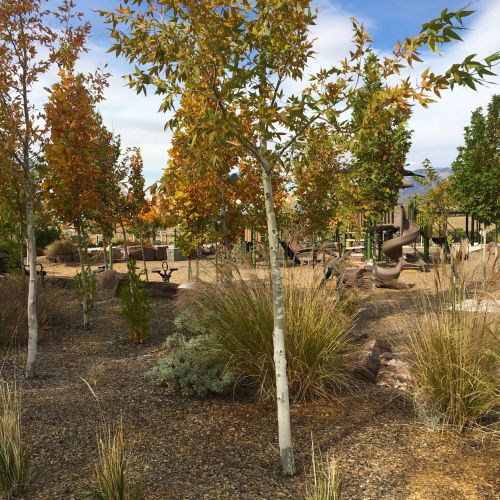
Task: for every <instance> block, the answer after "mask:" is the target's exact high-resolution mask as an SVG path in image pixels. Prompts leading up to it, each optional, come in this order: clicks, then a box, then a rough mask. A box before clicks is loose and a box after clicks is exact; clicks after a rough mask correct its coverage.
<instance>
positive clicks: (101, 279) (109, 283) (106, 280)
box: [95, 269, 120, 296]
mask: <svg viewBox="0 0 500 500" xmlns="http://www.w3.org/2000/svg"><path fill="white" fill-rule="evenodd" d="M95 277H96V288H97V289H98V290H106V291H108V292H109V293H110V294H111V295H113V296H116V293H117V291H118V285H119V283H120V273H118V272H117V271H115V270H114V269H108V270H107V271H103V272H102V273H97V274H96V275H95Z"/></svg>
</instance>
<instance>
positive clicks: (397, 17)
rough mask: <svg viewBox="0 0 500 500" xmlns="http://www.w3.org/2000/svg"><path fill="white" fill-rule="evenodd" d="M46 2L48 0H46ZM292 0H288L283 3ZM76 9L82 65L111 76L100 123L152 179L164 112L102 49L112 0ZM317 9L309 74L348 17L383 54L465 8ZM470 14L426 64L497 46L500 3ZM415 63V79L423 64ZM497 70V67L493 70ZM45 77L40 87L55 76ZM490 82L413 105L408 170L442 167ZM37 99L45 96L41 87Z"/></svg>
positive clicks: (451, 2) (407, 1)
mask: <svg viewBox="0 0 500 500" xmlns="http://www.w3.org/2000/svg"><path fill="white" fill-rule="evenodd" d="M51 1H52V0H51ZM290 1H293V0H290ZM77 4H78V8H79V9H80V10H81V11H82V12H84V14H85V15H86V17H87V19H89V20H90V21H91V23H92V25H93V31H92V38H91V41H90V52H89V53H88V54H86V55H84V56H83V59H82V61H81V68H82V69H83V70H92V69H94V68H95V67H96V65H101V66H102V65H104V64H107V65H108V69H109V70H110V71H111V73H112V74H113V77H112V78H111V81H110V88H109V89H108V91H107V92H106V101H105V102H104V103H102V104H101V106H100V109H101V112H102V115H103V118H104V121H105V123H106V124H107V125H108V127H110V128H112V129H113V130H114V131H115V132H116V133H118V134H120V135H121V137H122V143H123V144H124V146H139V147H141V150H142V152H143V156H144V160H145V175H146V178H147V181H148V182H153V181H155V180H156V179H158V178H159V177H160V175H161V172H162V169H163V167H164V166H165V164H166V161H167V151H168V147H169V143H170V132H165V131H164V130H163V125H164V123H165V121H166V120H167V118H168V117H167V116H166V115H163V114H159V113H157V110H158V107H159V104H160V99H159V98H158V97H157V96H153V95H148V96H147V97H144V96H137V95H135V93H134V92H133V91H131V90H130V89H128V88H127V87H125V85H124V82H123V80H122V76H123V75H124V74H125V73H127V70H128V66H127V64H126V62H125V61H124V60H123V59H119V60H117V59H115V57H114V56H113V55H111V54H107V53H106V50H107V49H108V48H109V45H110V43H111V42H110V40H109V38H108V34H107V28H106V26H105V25H104V24H103V23H102V20H101V19H100V17H99V15H98V14H97V13H95V12H93V11H95V10H97V9H106V10H111V9H112V8H113V7H116V6H117V5H118V4H119V2H118V1H115V0H77ZM314 4H315V5H316V6H317V7H318V8H319V16H318V21H317V26H315V27H314V28H313V32H312V36H313V37H314V38H316V40H317V41H316V50H317V56H316V58H315V61H312V63H311V65H310V71H311V72H314V71H315V69H317V68H319V67H328V66H329V65H331V64H334V63H336V62H337V61H338V60H339V59H341V58H343V57H344V55H345V54H346V52H347V51H348V50H349V49H350V39H351V31H350V20H349V18H350V16H355V17H357V18H358V19H360V20H361V21H363V22H364V23H365V25H366V28H367V30H368V32H369V33H370V34H371V35H373V36H374V44H373V45H374V48H375V49H376V50H377V51H379V52H380V53H387V52H389V51H390V50H391V49H392V47H393V45H394V43H395V42H396V41H397V40H398V39H402V38H403V37H405V36H411V35H414V34H416V33H418V31H419V29H420V26H421V25H422V23H424V22H426V21H428V20H430V19H432V18H433V17H436V16H438V15H439V14H440V12H441V11H442V10H443V9H444V8H448V9H449V10H456V9H458V8H460V7H464V6H465V5H467V2H466V1H465V0H464V1H458V0H448V1H446V0H315V2H314ZM469 6H470V8H471V9H472V10H476V14H475V15H474V16H471V17H469V18H468V19H467V21H466V23H467V26H468V27H469V28H470V29H469V30H468V31H466V32H464V33H462V38H464V43H457V44H452V45H451V46H449V47H447V48H446V49H445V50H444V51H443V53H442V56H441V57H436V56H433V55H432V56H431V57H430V58H429V59H428V60H427V61H426V62H427V64H426V66H428V65H429V63H430V65H431V68H432V69H436V70H443V69H445V68H447V67H448V66H450V64H452V63H453V62H457V61H459V60H461V59H463V57H465V56H466V55H468V54H470V53H478V54H479V55H480V56H482V57H484V56H486V55H489V54H490V53H492V52H495V51H496V50H500V29H499V28H498V26H499V24H500V1H499V0H479V1H474V2H471V3H469ZM426 66H424V67H419V68H416V71H415V73H414V76H416V75H418V74H419V73H421V72H422V71H423V69H425V67H426ZM498 69H499V71H500V67H499V68H498ZM55 78H56V76H55V75H54V74H51V75H48V76H47V79H45V80H44V81H43V82H41V83H42V84H43V86H47V84H50V82H51V80H54V79H55ZM494 83H495V84H494V85H491V86H489V87H483V88H481V89H480V90H479V91H478V92H473V91H472V90H468V89H459V90H457V91H454V92H453V93H451V92H446V93H444V95H443V99H442V100H441V101H440V102H439V103H437V104H436V105H434V106H432V107H431V108H429V109H427V110H424V109H421V108H415V110H414V114H413V116H412V118H411V121H410V128H412V129H413V130H414V134H413V146H412V149H411V151H410V153H409V155H408V161H409V163H410V165H411V167H413V168H417V167H419V166H420V164H421V162H422V161H423V160H424V159H425V158H426V157H428V158H429V159H430V160H431V161H432V163H433V164H434V165H435V166H436V167H447V166H449V165H450V163H451V161H453V159H454V157H455V156H456V148H457V146H459V145H460V143H461V140H462V134H463V127H464V126H466V125H467V123H468V122H469V118H470V113H471V112H472V111H473V110H474V109H475V108H476V107H478V106H481V105H483V106H484V105H486V104H487V103H488V101H489V99H490V98H491V95H492V94H494V93H498V92H499V89H498V84H499V83H500V79H499V78H498V77H495V78H494ZM37 99H38V100H40V101H41V102H43V101H44V99H45V96H44V95H43V92H42V91H41V89H40V90H39V91H38V94H37Z"/></svg>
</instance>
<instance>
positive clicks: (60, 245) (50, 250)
mask: <svg viewBox="0 0 500 500" xmlns="http://www.w3.org/2000/svg"><path fill="white" fill-rule="evenodd" d="M46 253H47V255H48V256H49V257H58V256H60V255H75V254H77V253H78V247H77V246H76V245H75V243H74V242H73V241H72V240H56V241H54V242H53V243H51V244H50V245H49V246H48V247H47V252H46Z"/></svg>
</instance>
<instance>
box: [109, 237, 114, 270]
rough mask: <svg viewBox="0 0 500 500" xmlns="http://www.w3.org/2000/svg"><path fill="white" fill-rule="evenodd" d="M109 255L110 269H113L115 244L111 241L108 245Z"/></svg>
mask: <svg viewBox="0 0 500 500" xmlns="http://www.w3.org/2000/svg"><path fill="white" fill-rule="evenodd" d="M108 257H109V269H113V244H112V243H110V244H109V246H108Z"/></svg>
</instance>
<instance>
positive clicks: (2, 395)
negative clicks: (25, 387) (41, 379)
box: [0, 382, 29, 500]
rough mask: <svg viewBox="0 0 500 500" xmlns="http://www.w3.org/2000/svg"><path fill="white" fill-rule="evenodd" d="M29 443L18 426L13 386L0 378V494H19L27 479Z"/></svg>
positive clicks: (19, 415) (17, 495) (18, 406)
mask: <svg viewBox="0 0 500 500" xmlns="http://www.w3.org/2000/svg"><path fill="white" fill-rule="evenodd" d="M28 451H29V450H28V446H27V445H26V443H25V441H24V437H23V433H22V428H21V407H20V401H19V395H18V393H17V390H16V386H15V385H12V384H7V383H4V382H0V494H1V495H2V498H5V499H7V500H10V499H11V498H18V497H21V496H22V494H23V493H24V491H25V488H26V486H27V484H28V480H29V469H28Z"/></svg>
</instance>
